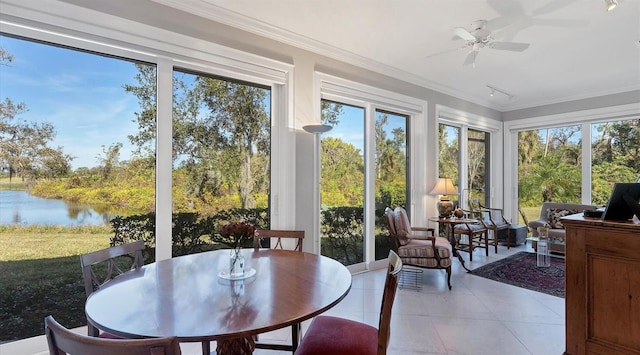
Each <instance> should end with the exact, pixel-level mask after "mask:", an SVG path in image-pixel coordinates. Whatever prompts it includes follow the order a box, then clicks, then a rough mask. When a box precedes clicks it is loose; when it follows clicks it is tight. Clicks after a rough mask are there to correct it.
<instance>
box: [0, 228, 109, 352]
mask: <svg viewBox="0 0 640 355" xmlns="http://www.w3.org/2000/svg"><path fill="white" fill-rule="evenodd" d="M112 234H113V233H112V232H111V230H110V228H109V227H78V228H63V227H5V226H0V342H6V341H10V340H17V339H23V338H28V337H32V336H36V335H41V334H44V330H43V329H44V325H43V319H44V317H45V316H47V315H50V314H51V315H53V316H54V317H55V318H56V320H58V321H60V322H61V323H62V324H64V325H65V326H67V327H70V328H74V327H79V326H82V325H85V324H86V318H85V315H84V301H85V291H84V286H83V283H82V273H81V271H80V257H79V255H80V254H84V253H87V252H90V251H94V250H98V249H102V248H106V247H108V246H109V239H110V237H111V235H112Z"/></svg>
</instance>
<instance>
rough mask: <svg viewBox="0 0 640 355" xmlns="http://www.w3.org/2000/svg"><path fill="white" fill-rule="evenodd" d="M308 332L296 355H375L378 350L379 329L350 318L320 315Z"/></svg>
mask: <svg viewBox="0 0 640 355" xmlns="http://www.w3.org/2000/svg"><path fill="white" fill-rule="evenodd" d="M307 332H308V333H309V332H310V333H311V334H313V337H312V338H309V339H305V341H303V342H302V345H301V346H300V347H299V348H298V351H296V355H309V354H318V355H320V354H327V355H329V354H331V355H343V354H344V355H365V354H367V355H368V354H371V355H375V354H376V352H377V350H378V329H376V328H375V327H372V326H370V325H367V324H364V323H360V322H354V321H352V320H349V319H344V318H337V317H331V316H318V317H316V318H315V319H314V320H313V322H311V326H309V330H307Z"/></svg>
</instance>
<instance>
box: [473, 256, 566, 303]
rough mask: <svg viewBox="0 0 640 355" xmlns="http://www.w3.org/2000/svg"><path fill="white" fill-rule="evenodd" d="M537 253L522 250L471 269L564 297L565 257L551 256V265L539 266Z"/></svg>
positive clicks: (494, 278)
mask: <svg viewBox="0 0 640 355" xmlns="http://www.w3.org/2000/svg"><path fill="white" fill-rule="evenodd" d="M536 258H537V256H536V254H535V253H529V252H526V251H521V252H519V253H516V254H513V255H511V256H508V257H506V258H504V259H500V260H498V261H494V262H492V263H490V264H487V265H484V266H481V267H479V268H476V269H473V270H471V273H472V274H473V275H477V276H481V277H484V278H487V279H491V280H495V281H499V282H503V283H506V284H509V285H513V286H518V287H522V288H526V289H529V290H533V291H538V292H543V293H547V294H550V295H553V296H557V297H562V298H564V259H563V258H559V257H553V256H552V257H551V266H549V267H538V266H537V265H536Z"/></svg>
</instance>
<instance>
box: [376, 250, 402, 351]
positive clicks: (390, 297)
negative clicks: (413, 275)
mask: <svg viewBox="0 0 640 355" xmlns="http://www.w3.org/2000/svg"><path fill="white" fill-rule="evenodd" d="M401 270H402V260H400V257H399V256H398V254H396V253H395V252H394V251H393V250H390V251H389V266H388V268H387V278H386V280H385V282H384V291H383V293H382V305H381V306H380V321H379V323H378V355H380V354H386V353H387V346H388V345H389V337H390V336H391V309H392V308H393V301H394V299H395V297H396V291H397V289H398V277H399V275H400V271H401Z"/></svg>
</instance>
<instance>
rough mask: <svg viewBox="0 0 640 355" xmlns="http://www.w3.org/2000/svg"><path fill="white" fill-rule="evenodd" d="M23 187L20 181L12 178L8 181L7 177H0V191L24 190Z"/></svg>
mask: <svg viewBox="0 0 640 355" xmlns="http://www.w3.org/2000/svg"><path fill="white" fill-rule="evenodd" d="M24 189H25V185H24V183H22V179H19V178H13V179H11V181H9V178H8V177H4V176H0V190H24Z"/></svg>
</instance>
